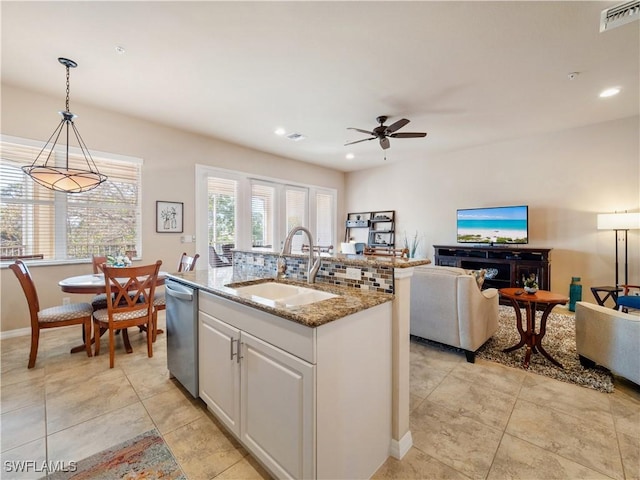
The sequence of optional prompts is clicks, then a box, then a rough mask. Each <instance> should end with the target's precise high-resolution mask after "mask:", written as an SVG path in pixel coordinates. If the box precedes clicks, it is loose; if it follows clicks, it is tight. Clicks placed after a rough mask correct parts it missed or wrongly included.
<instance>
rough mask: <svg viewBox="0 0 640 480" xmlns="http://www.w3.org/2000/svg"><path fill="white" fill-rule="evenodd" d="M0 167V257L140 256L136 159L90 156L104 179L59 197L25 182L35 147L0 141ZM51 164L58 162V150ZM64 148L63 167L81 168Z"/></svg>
mask: <svg viewBox="0 0 640 480" xmlns="http://www.w3.org/2000/svg"><path fill="white" fill-rule="evenodd" d="M1 145H2V161H1V163H0V255H2V259H3V260H12V259H13V258H19V257H25V258H32V259H36V260H42V261H43V262H47V263H51V262H65V261H73V260H80V259H88V258H90V257H91V255H92V254H96V255H118V254H124V252H126V251H128V250H135V251H137V252H138V253H140V250H141V245H140V218H141V215H140V185H141V179H142V160H140V159H135V158H130V157H122V156H119V155H113V154H107V153H97V152H92V157H93V160H94V161H95V163H96V165H97V167H98V170H100V172H101V173H104V174H105V175H107V176H108V177H109V179H108V180H107V181H106V182H105V183H103V184H102V185H101V186H100V187H98V188H95V189H93V190H90V191H88V192H84V193H78V194H65V193H61V192H54V191H52V190H49V189H46V188H44V187H42V186H40V185H38V184H36V183H35V182H34V181H33V180H31V179H30V178H29V177H28V176H27V175H25V174H24V172H23V171H22V170H21V167H22V166H24V165H31V164H32V163H33V160H34V159H35V158H36V156H37V155H38V152H39V151H40V148H41V147H38V146H37V145H36V144H35V143H34V142H31V141H28V140H23V139H16V138H10V137H5V136H3V137H2V142H1ZM52 160H55V161H56V162H62V161H64V152H63V151H62V150H60V151H58V150H57V149H56V151H54V153H53V156H52ZM83 165H84V157H83V156H82V154H81V153H80V152H79V151H78V150H77V149H73V148H70V155H69V166H70V167H74V166H75V167H80V168H85V167H84V166H83Z"/></svg>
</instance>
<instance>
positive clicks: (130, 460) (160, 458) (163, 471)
mask: <svg viewBox="0 0 640 480" xmlns="http://www.w3.org/2000/svg"><path fill="white" fill-rule="evenodd" d="M74 470H75V471H73V472H71V471H70V472H61V471H59V472H56V473H53V474H50V475H49V476H48V477H47V479H55V480H62V479H68V480H88V479H92V480H115V479H123V480H133V479H144V480H156V479H163V480H186V478H187V477H186V476H185V475H184V473H183V472H182V470H181V469H180V466H179V465H178V462H176V459H175V458H174V456H173V454H172V453H171V451H170V450H169V447H168V446H167V444H166V443H165V442H164V440H163V439H162V437H161V436H160V435H159V434H158V431H157V430H155V429H154V430H149V431H148V432H145V433H143V434H141V435H138V436H137V437H135V438H132V439H131V440H127V441H126V442H123V443H120V444H119V445H116V446H114V447H111V448H109V449H107V450H104V451H102V452H99V453H96V454H95V455H92V456H90V457H88V458H85V459H84V460H81V461H79V462H78V463H77V464H76V465H75V468H74Z"/></svg>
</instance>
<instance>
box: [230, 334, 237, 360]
mask: <svg viewBox="0 0 640 480" xmlns="http://www.w3.org/2000/svg"><path fill="white" fill-rule="evenodd" d="M235 341H236V340H235V339H233V338H232V339H231V342H229V345H230V346H231V352H230V353H231V358H230V360H233V356H234V355H237V353H233V342H235Z"/></svg>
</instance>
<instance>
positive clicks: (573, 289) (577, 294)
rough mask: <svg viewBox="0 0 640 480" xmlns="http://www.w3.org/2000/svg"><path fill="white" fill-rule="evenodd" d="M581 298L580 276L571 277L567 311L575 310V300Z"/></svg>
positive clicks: (577, 300)
mask: <svg viewBox="0 0 640 480" xmlns="http://www.w3.org/2000/svg"><path fill="white" fill-rule="evenodd" d="M580 300H582V285H580V277H571V285H569V311H570V312H575V311H576V302H579V301H580Z"/></svg>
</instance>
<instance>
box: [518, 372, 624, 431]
mask: <svg viewBox="0 0 640 480" xmlns="http://www.w3.org/2000/svg"><path fill="white" fill-rule="evenodd" d="M520 398H524V399H526V400H528V401H530V402H533V403H535V404H537V405H541V406H543V407H544V408H552V409H554V410H558V411H560V412H564V413H567V414H569V415H574V416H576V417H577V418H581V419H583V418H589V421H590V422H594V421H595V422H599V423H602V424H603V425H606V426H607V427H610V426H612V425H613V417H612V415H611V406H610V404H609V394H602V393H601V392H598V391H596V390H593V389H591V388H585V387H581V386H579V385H573V384H570V383H566V382H561V381H559V380H555V379H553V378H548V377H543V376H542V375H535V374H530V375H528V376H527V377H526V378H525V380H524V383H523V384H522V391H521V392H520Z"/></svg>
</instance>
